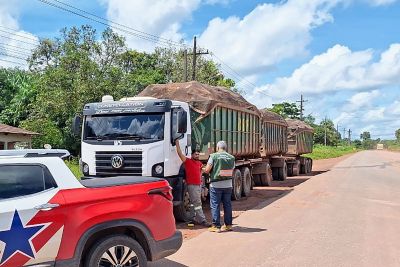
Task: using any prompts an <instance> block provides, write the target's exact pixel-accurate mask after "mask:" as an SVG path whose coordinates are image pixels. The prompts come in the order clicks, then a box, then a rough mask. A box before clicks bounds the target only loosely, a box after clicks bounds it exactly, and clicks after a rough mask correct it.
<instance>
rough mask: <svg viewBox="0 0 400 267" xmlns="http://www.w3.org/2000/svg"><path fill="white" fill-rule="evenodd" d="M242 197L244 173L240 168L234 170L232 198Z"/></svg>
mask: <svg viewBox="0 0 400 267" xmlns="http://www.w3.org/2000/svg"><path fill="white" fill-rule="evenodd" d="M241 197H242V173H241V172H240V170H239V169H235V170H234V171H233V179H232V200H239V199H240V198H241Z"/></svg>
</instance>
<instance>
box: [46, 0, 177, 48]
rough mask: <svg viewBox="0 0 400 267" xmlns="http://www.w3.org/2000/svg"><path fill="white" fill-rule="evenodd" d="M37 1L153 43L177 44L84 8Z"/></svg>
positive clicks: (47, 0)
mask: <svg viewBox="0 0 400 267" xmlns="http://www.w3.org/2000/svg"><path fill="white" fill-rule="evenodd" d="M38 1H40V2H42V3H44V4H47V5H50V6H53V7H55V8H58V9H61V10H64V11H66V12H69V13H72V14H74V15H77V16H79V17H82V18H85V19H88V20H91V21H93V22H96V23H99V24H101V25H104V26H106V27H109V28H112V29H114V30H117V31H121V32H124V33H127V34H130V35H133V36H136V37H138V38H141V39H144V40H147V41H150V42H153V43H164V45H171V44H172V43H176V44H178V43H177V42H174V41H163V40H161V37H152V36H151V34H147V33H146V35H147V36H146V35H144V34H141V33H136V32H133V31H131V30H127V29H131V28H130V27H128V26H124V25H122V24H120V25H122V26H120V27H119V26H113V25H110V24H109V23H113V22H112V21H110V20H107V19H105V18H101V17H99V16H97V15H94V14H91V13H89V12H87V11H84V10H82V9H78V8H75V7H73V9H75V10H78V12H77V11H74V10H71V9H70V8H66V7H65V6H70V5H67V4H65V3H63V5H65V6H61V5H58V4H55V3H53V2H50V1H49V0H38ZM54 1H56V0H54ZM57 2H58V3H62V2H60V1H57ZM71 7H72V6H71ZM79 12H82V13H83V14H82V13H79ZM84 14H87V15H89V14H90V16H92V17H90V16H87V15H84ZM93 17H94V18H93ZM114 24H116V23H114ZM118 24H119V23H118ZM116 25H117V24H116ZM121 27H124V28H126V29H123V28H121ZM135 31H137V30H135ZM181 46H183V45H181Z"/></svg>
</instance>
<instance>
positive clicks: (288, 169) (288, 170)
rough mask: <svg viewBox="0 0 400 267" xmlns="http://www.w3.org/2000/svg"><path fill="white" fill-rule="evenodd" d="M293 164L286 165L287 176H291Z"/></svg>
mask: <svg viewBox="0 0 400 267" xmlns="http://www.w3.org/2000/svg"><path fill="white" fill-rule="evenodd" d="M293 167H294V164H293V163H288V164H287V176H293Z"/></svg>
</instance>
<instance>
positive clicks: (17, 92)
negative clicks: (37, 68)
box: [0, 69, 37, 126]
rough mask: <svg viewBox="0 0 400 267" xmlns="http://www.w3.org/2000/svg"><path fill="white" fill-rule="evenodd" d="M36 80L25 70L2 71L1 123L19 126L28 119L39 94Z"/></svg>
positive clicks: (0, 84)
mask: <svg viewBox="0 0 400 267" xmlns="http://www.w3.org/2000/svg"><path fill="white" fill-rule="evenodd" d="M36 79H37V78H36V77H35V75H33V74H30V73H28V72H26V71H23V70H18V69H8V70H7V69H1V70H0V88H1V97H0V122H2V123H5V124H8V125H12V126H19V123H20V121H22V120H25V119H26V118H27V117H28V115H29V113H30V111H31V109H32V106H31V104H32V102H33V101H34V100H35V98H36V94H37V88H36Z"/></svg>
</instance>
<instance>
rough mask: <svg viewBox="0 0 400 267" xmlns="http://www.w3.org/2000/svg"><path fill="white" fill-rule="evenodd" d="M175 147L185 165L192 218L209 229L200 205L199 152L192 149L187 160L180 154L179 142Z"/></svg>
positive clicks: (176, 142)
mask: <svg viewBox="0 0 400 267" xmlns="http://www.w3.org/2000/svg"><path fill="white" fill-rule="evenodd" d="M175 145H176V152H177V153H178V155H179V158H180V159H181V160H182V162H183V163H184V164H185V173H186V183H187V188H188V193H189V198H190V203H191V204H192V205H193V206H194V213H195V218H193V220H194V222H195V223H197V224H200V225H203V226H206V227H209V226H211V224H210V223H208V222H207V219H206V217H205V216H204V213H203V208H202V203H201V188H202V182H201V168H202V165H203V164H202V163H201V162H200V160H199V156H200V151H198V150H196V149H192V157H191V158H187V157H186V156H185V155H184V154H183V153H182V150H181V147H180V145H179V140H176V141H175Z"/></svg>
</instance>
